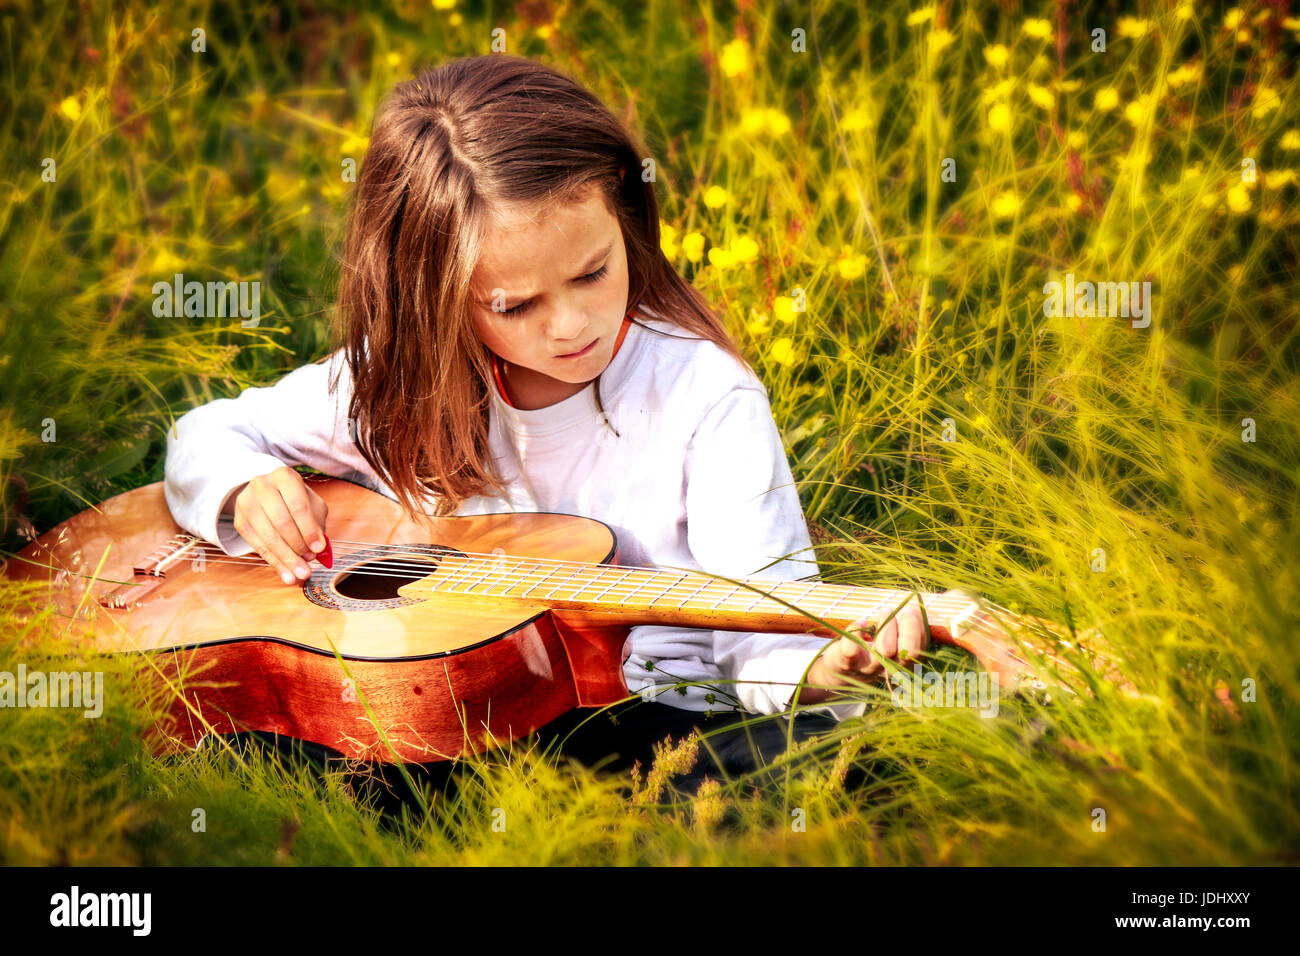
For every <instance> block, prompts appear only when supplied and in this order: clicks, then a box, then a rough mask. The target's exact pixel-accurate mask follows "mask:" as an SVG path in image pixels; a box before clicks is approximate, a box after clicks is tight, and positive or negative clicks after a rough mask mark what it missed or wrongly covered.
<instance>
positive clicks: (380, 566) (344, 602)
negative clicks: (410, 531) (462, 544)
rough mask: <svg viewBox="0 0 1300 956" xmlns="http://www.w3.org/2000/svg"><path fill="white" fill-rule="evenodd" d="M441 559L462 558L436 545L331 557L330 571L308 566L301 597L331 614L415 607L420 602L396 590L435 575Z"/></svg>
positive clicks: (381, 547) (392, 547)
mask: <svg viewBox="0 0 1300 956" xmlns="http://www.w3.org/2000/svg"><path fill="white" fill-rule="evenodd" d="M399 548H402V549H405V548H410V549H412V550H410V551H405V550H399ZM445 555H458V556H461V557H463V555H461V552H459V551H457V550H456V549H455V548H447V547H444V546H442V545H438V544H410V543H406V544H403V545H391V544H386V545H377V546H376V547H373V548H365V549H363V550H358V551H350V552H347V553H345V554H343V555H337V556H336V557H335V559H334V560H335V564H334V567H333V569H327V568H324V567H321V566H319V565H312V575H311V577H310V578H308V579H307V582H306V584H304V585H303V589H302V591H303V595H304V596H305V597H306V598H307V600H309V601H311V602H312V603H313V604H318V605H320V606H321V607H326V608H329V609H331V610H334V611H387V610H392V609H394V608H399V607H405V606H407V605H408V604H419V603H420V602H421V601H423V600H424V598H422V597H405V596H403V595H401V594H398V593H397V589H398V588H401V587H405V586H406V585H408V584H410V583H411V582H412V581H418V580H420V578H424V577H428V576H429V575H430V574H433V573H434V572H436V571H437V570H438V565H439V564H440V563H441V561H442V558H443V557H444V556H445Z"/></svg>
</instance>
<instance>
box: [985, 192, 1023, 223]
mask: <svg viewBox="0 0 1300 956" xmlns="http://www.w3.org/2000/svg"><path fill="white" fill-rule="evenodd" d="M989 208H990V209H991V210H992V212H993V218H994V219H1010V218H1011V217H1012V216H1014V215H1015V214H1016V213H1017V212H1018V211H1019V209H1020V197H1019V196H1017V195H1016V194H1015V193H1014V192H1004V193H999V194H998V196H997V197H996V198H995V199H994V200H993V205H992V206H990V207H989Z"/></svg>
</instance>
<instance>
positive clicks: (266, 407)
mask: <svg viewBox="0 0 1300 956" xmlns="http://www.w3.org/2000/svg"><path fill="white" fill-rule="evenodd" d="M645 155H646V152H645V151H644V150H643V149H641V148H640V146H639V144H638V143H637V142H636V141H635V140H634V139H633V137H632V136H631V134H630V133H629V132H628V131H627V130H626V129H625V127H624V126H623V124H621V123H620V122H619V121H618V120H616V119H615V118H614V116H613V115H612V114H611V113H610V112H609V111H608V110H607V109H606V108H605V107H604V105H603V104H601V102H600V101H599V100H597V99H596V98H595V97H594V96H593V95H592V94H591V93H589V92H588V91H587V90H585V89H583V88H582V87H581V86H579V85H577V84H576V83H575V82H574V81H572V80H571V79H569V78H568V77H566V76H564V75H563V74H561V73H559V72H557V71H555V70H553V69H550V68H548V67H545V66H542V65H539V64H537V63H534V62H531V61H529V60H526V59H522V58H518V57H512V56H504V55H490V56H480V57H472V58H468V59H464V60H460V61H457V62H452V63H450V64H448V65H445V66H443V67H441V68H439V69H435V70H432V71H429V72H425V73H423V74H421V75H420V76H418V77H417V78H416V79H414V80H411V81H407V82H405V83H401V84H399V85H398V86H397V88H396V89H395V90H394V92H393V93H392V94H391V95H390V97H389V98H388V99H387V101H386V102H385V103H384V104H383V106H382V107H381V109H380V111H379V113H378V115H377V117H376V119H375V122H374V128H373V131H372V134H371V139H370V146H369V149H368V151H367V153H366V155H365V161H364V164H363V166H362V170H361V176H360V179H359V182H358V183H357V186H356V195H355V196H354V197H353V202H352V207H351V215H350V220H349V225H348V232H347V239H346V244H345V250H344V255H343V274H342V280H341V287H340V299H339V306H340V308H339V316H338V319H339V322H340V324H341V329H340V330H339V331H338V334H339V336H340V340H341V341H342V347H341V348H339V349H338V350H337V351H336V352H334V353H333V354H332V355H331V356H329V358H328V360H326V361H324V362H322V363H319V364H311V365H305V366H303V367H301V368H299V369H297V370H296V371H294V372H292V373H290V374H289V375H287V376H285V377H284V378H283V379H281V380H280V381H279V382H278V383H276V384H275V385H274V386H272V387H269V388H250V389H246V390H245V391H244V392H243V393H242V394H241V395H240V396H239V397H238V398H236V399H220V400H217V401H213V402H210V403H208V404H207V405H204V406H202V407H200V408H196V409H194V410H193V411H191V412H189V413H188V414H186V415H184V416H183V417H182V418H181V419H180V420H179V421H178V422H177V424H176V428H175V431H174V432H173V433H170V434H169V437H168V450H167V461H166V496H167V502H168V505H169V507H170V509H171V511H172V514H173V515H174V517H175V519H176V521H177V522H178V523H179V524H180V525H181V526H182V527H184V528H186V529H187V530H189V531H191V532H193V533H194V534H196V535H198V536H200V537H202V538H204V539H206V540H207V541H209V542H212V543H214V544H218V545H219V546H220V547H221V548H222V550H223V551H225V553H226V554H228V555H231V556H238V555H243V554H247V553H249V552H250V551H253V552H256V553H257V554H259V555H261V556H262V557H263V558H265V559H266V561H267V562H268V563H269V564H270V565H271V566H272V567H274V568H275V569H276V571H277V572H278V573H280V574H281V576H282V578H283V580H284V581H285V583H286V585H289V584H295V583H297V581H298V580H300V579H305V578H306V577H307V576H308V575H309V573H310V572H309V570H308V567H307V564H308V561H310V560H311V559H313V558H314V557H315V556H316V555H317V554H318V553H319V552H320V551H321V549H322V548H323V547H324V545H325V538H324V535H325V534H326V533H327V514H326V508H325V505H324V503H323V502H322V501H321V499H320V498H319V497H318V496H316V495H315V494H314V493H313V492H311V491H310V490H309V489H308V488H307V487H306V486H305V484H304V483H303V480H302V478H301V476H300V475H299V474H298V473H297V472H296V471H295V470H294V469H293V467H292V466H295V465H308V466H310V467H312V468H315V469H317V470H319V471H321V472H325V473H327V474H330V475H334V476H337V477H342V478H347V479H350V480H352V481H355V482H358V483H361V484H363V485H365V486H367V487H369V488H371V489H373V490H376V491H379V492H381V493H383V494H385V495H388V496H389V497H392V498H394V499H396V500H397V501H399V502H401V503H402V504H403V506H404V507H406V508H407V509H408V511H411V512H415V511H417V510H423V511H425V512H426V513H432V514H439V515H448V514H456V515H470V514H482V513H490V512H502V511H542V512H558V513H568V514H575V515H584V516H588V517H591V518H597V519H599V520H601V521H603V522H605V523H606V524H607V525H609V526H610V527H611V528H613V529H614V531H615V533H616V534H617V536H618V540H619V544H620V548H621V563H623V564H630V565H648V566H674V567H693V568H698V569H701V570H704V571H708V572H712V573H717V574H721V575H726V576H728V577H733V578H741V577H761V578H766V579H770V580H794V579H810V580H811V579H816V577H817V574H818V569H817V564H816V561H815V559H814V557H813V555H812V551H811V543H810V540H809V536H808V530H807V526H806V524H805V521H804V517H803V514H802V511H801V508H800V504H799V499H798V496H797V494H796V491H795V488H794V485H793V480H792V477H791V473H790V467H789V464H788V463H787V461H786V459H785V454H784V449H783V447H782V443H781V439H780V436H779V434H778V432H777V428H776V425H775V423H774V421H773V420H772V413H771V409H770V406H769V404H768V398H767V393H766V390H765V388H764V386H763V384H762V383H761V382H760V381H759V379H758V378H757V377H756V376H755V374H754V373H753V371H752V370H751V369H750V368H749V366H748V365H747V364H746V363H745V361H744V359H743V358H742V357H741V355H740V353H739V351H738V350H737V348H736V346H735V345H734V344H733V343H732V342H731V340H730V339H729V338H728V336H727V333H726V331H725V330H724V328H723V326H722V324H721V322H720V321H719V320H718V318H717V317H716V316H715V315H714V313H713V312H712V310H711V309H710V308H709V306H708V305H707V304H706V302H705V301H704V299H703V298H702V296H701V295H700V294H699V293H698V292H696V291H695V289H693V288H692V287H691V286H690V285H689V284H688V283H687V282H686V281H685V280H684V279H683V278H682V277H681V276H679V275H678V274H677V272H676V271H675V270H674V268H673V267H672V265H671V264H670V263H669V262H668V261H667V260H666V259H665V257H664V255H663V253H662V252H661V250H660V244H659V229H658V223H659V212H658V206H657V203H656V199H655V194H654V189H653V184H652V183H649V182H646V181H645V180H644V179H643V177H642V176H641V175H640V173H641V170H642V159H643V157H644V156H645ZM331 396H333V397H332V398H331ZM864 623H865V622H859V625H855V629H856V628H858V627H859V626H860V625H862V624H864ZM926 643H927V632H926V629H925V627H924V626H923V625H922V622H921V618H920V615H919V613H917V612H916V611H915V610H911V611H909V612H906V613H903V614H900V615H899V616H898V617H896V618H895V619H894V620H893V621H891V622H890V623H889V624H887V625H886V626H885V627H884V628H883V629H882V631H881V633H879V634H878V635H876V637H875V638H874V646H875V647H876V649H877V651H878V652H879V653H880V654H881V655H883V656H886V657H895V656H896V655H897V654H899V653H900V651H901V652H907V653H910V654H912V655H915V654H918V653H920V652H921V651H923V650H924V648H925V647H926ZM628 647H629V649H630V652H631V653H630V656H629V657H628V659H627V661H626V664H625V668H624V673H625V676H626V678H627V683H628V687H629V688H630V690H631V691H632V693H633V694H635V695H637V697H634V698H632V699H631V700H630V702H629V703H627V704H626V705H624V706H623V707H622V708H621V710H620V711H619V713H618V714H617V720H616V722H610V721H590V722H587V723H585V724H584V725H583V726H584V728H586V729H585V730H584V731H583V732H581V733H579V734H577V735H574V736H570V737H569V738H568V739H567V740H566V742H565V745H564V749H565V752H567V753H570V754H573V755H575V756H577V757H578V758H579V759H586V760H591V761H596V760H605V759H607V758H613V761H614V763H613V765H614V766H619V767H625V766H628V765H630V763H631V762H632V761H633V760H637V759H639V760H641V761H642V763H643V765H644V764H647V763H648V761H649V758H650V745H651V744H652V743H653V742H654V741H656V740H659V739H661V738H663V737H665V736H671V737H680V736H682V735H684V734H685V733H687V732H689V730H690V729H692V728H694V727H697V726H698V727H699V728H700V729H701V730H702V731H712V729H713V728H714V727H716V726H718V725H719V724H723V725H727V724H729V723H735V721H736V719H739V718H743V716H744V712H749V713H751V714H768V715H777V714H789V712H790V710H791V708H792V706H793V705H794V704H795V703H796V701H794V700H793V699H792V698H793V696H794V692H795V689H796V687H797V685H799V683H800V681H801V679H802V678H804V677H805V674H806V675H807V680H806V685H807V686H804V687H803V688H802V689H801V691H800V694H799V699H798V701H797V703H799V704H812V705H818V706H819V709H821V710H823V711H825V712H826V714H829V716H824V715H816V714H812V715H810V714H808V713H806V712H803V711H801V713H800V714H799V716H798V717H797V718H796V724H797V727H798V733H796V734H795V738H796V739H801V738H802V737H803V736H806V734H807V733H810V732H812V731H815V730H820V729H825V727H826V726H829V725H831V724H832V723H833V722H832V720H831V718H832V717H833V718H839V719H842V718H843V717H844V716H846V715H848V714H850V713H860V712H861V710H862V707H863V705H862V704H861V703H854V702H840V703H833V702H831V701H832V697H833V696H834V694H835V693H836V691H837V690H838V689H840V688H842V687H845V686H846V685H848V684H850V683H852V682H854V681H861V680H862V679H870V678H873V677H875V676H877V675H879V674H880V673H881V672H882V670H883V668H882V666H881V665H880V663H879V662H878V661H877V660H876V659H875V658H874V657H873V656H872V655H871V654H870V652H869V651H867V650H866V649H865V648H863V647H862V646H861V645H859V644H858V643H856V642H854V641H851V640H848V639H844V638H840V639H837V640H834V641H831V640H828V639H827V638H825V637H819V636H815V635H811V634H802V635H800V634H794V635H790V634H783V635H777V634H757V633H736V632H730V631H709V630H698V629H687V628H676V627H662V626H644V627H636V628H633V629H632V632H631V636H630V641H629V645H628ZM810 668H811V669H810ZM588 714H589V712H574V714H573V715H571V719H568V720H566V719H564V718H562V719H561V721H558V722H557V726H556V727H552V728H548V729H544V731H543V734H542V736H543V737H544V738H547V737H548V736H549V737H558V736H559V735H560V733H561V731H563V732H564V733H565V734H567V733H568V732H569V731H572V730H573V729H574V727H575V726H576V725H577V724H578V723H579V722H580V718H582V717H585V716H587V715H588ZM728 714H729V715H730V720H727V719H723V718H719V717H717V716H716V715H728ZM706 715H713V716H706ZM783 723H784V722H782V721H769V722H765V724H766V725H770V726H769V727H768V729H766V730H764V729H763V728H759V730H758V731H756V730H755V728H753V727H750V728H737V729H735V730H734V732H733V733H732V734H731V735H730V736H728V735H727V734H726V733H719V734H716V735H715V734H712V733H711V734H710V737H709V738H708V739H709V743H710V746H711V748H712V752H711V753H708V754H705V753H704V749H705V748H702V751H701V764H700V767H699V768H697V772H696V776H695V778H694V779H695V781H696V782H698V780H699V779H701V778H702V777H703V775H704V774H705V773H709V774H712V775H713V776H719V775H720V773H722V772H726V773H734V772H739V771H743V770H745V769H747V768H749V767H753V766H754V765H755V763H756V762H761V761H762V760H765V759H770V757H771V756H772V755H773V754H774V753H777V752H779V751H780V750H781V749H782V748H783V747H784V745H785V740H786V734H787V730H788V728H787V727H785V726H782V724H783ZM593 728H594V729H593ZM759 731H762V732H761V733H760V732H759ZM758 738H761V739H758ZM755 751H757V753H755Z"/></svg>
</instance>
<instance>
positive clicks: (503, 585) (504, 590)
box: [483, 561, 523, 597]
mask: <svg viewBox="0 0 1300 956" xmlns="http://www.w3.org/2000/svg"><path fill="white" fill-rule="evenodd" d="M522 565H523V562H522V561H516V562H515V564H514V565H513V566H512V567H509V568H504V569H502V567H501V564H500V563H497V564H496V565H495V567H496V569H497V570H498V571H500V570H504V571H505V574H503V575H502V576H503V577H505V578H506V579H507V580H504V581H489V582H488V590H486V591H484V592H483V593H484V594H486V595H490V596H492V597H505V596H506V595H507V594H509V593H510V588H511V587H512V586H513V585H512V583H511V582H510V580H509V575H510V573H511V572H513V571H515V570H516V569H517V568H519V567H521V566H522ZM498 583H499V584H500V585H501V588H502V590H501V593H500V594H492V585H493V584H498Z"/></svg>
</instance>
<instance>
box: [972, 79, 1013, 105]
mask: <svg viewBox="0 0 1300 956" xmlns="http://www.w3.org/2000/svg"><path fill="white" fill-rule="evenodd" d="M1015 85H1016V78H1015V77H1014V76H1010V77H1007V78H1006V79H1005V80H1002V81H1001V82H998V83H994V84H993V85H992V86H990V87H989V88H988V89H986V90H981V91H980V98H981V99H983V100H984V102H985V103H992V102H993V101H994V100H1000V99H1003V98H1004V97H1006V95H1007V94H1008V93H1010V92H1011V91H1012V90H1013V89H1014V88H1015Z"/></svg>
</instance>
